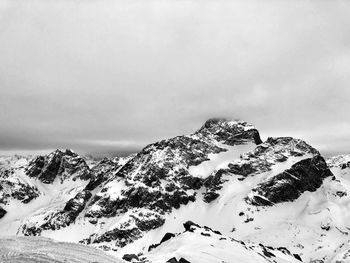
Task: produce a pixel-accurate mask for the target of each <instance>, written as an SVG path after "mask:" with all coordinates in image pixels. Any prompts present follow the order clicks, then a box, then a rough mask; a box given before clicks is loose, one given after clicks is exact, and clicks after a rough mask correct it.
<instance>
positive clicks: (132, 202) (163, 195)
mask: <svg viewBox="0 0 350 263" xmlns="http://www.w3.org/2000/svg"><path fill="white" fill-rule="evenodd" d="M349 161H350V158H348V157H347V156H342V157H335V158H331V159H329V160H327V162H326V161H325V159H324V158H323V157H322V156H321V155H320V153H319V152H318V151H317V150H316V149H314V148H313V147H312V146H310V145H308V144H307V143H306V142H304V141H302V140H299V139H295V138H291V137H279V138H268V139H267V140H266V141H264V142H263V141H262V140H261V138H260V136H259V132H258V130H257V129H256V128H255V127H254V126H252V125H251V124H248V123H246V122H243V121H230V120H224V119H210V120H208V121H207V122H206V123H205V124H204V125H203V126H202V127H201V128H200V129H199V130H198V131H196V132H194V133H193V134H190V135H186V136H178V137H175V138H171V139H167V140H163V141H160V142H156V143H153V144H150V145H148V146H146V147H145V148H144V149H143V150H142V151H141V152H139V153H137V154H135V155H132V156H130V157H128V158H118V157H117V158H114V159H107V158H105V159H103V160H102V161H100V162H98V163H92V164H91V162H88V161H87V160H86V159H85V158H84V157H81V156H79V155H78V154H76V153H74V152H73V151H71V150H66V151H60V150H57V151H55V152H53V153H51V154H49V155H47V156H38V157H36V158H33V159H30V158H25V157H18V156H16V157H1V158H0V235H19V236H42V237H48V238H52V239H55V240H58V241H66V242H76V243H83V244H86V245H89V246H93V247H96V248H100V249H102V250H105V251H108V252H109V253H111V254H113V255H115V256H117V257H119V258H122V257H124V259H125V260H128V261H131V260H133V261H137V262H192V263H195V262H300V261H302V262H314V263H316V262H350V244H349V240H350V238H349V232H350V220H349V219H350V209H349V207H348V206H349V201H350V200H349V195H348V192H349V190H350V189H349V187H350V181H349V178H350V177H349V176H350V167H349ZM188 221H192V222H194V223H189V222H188ZM186 222H187V223H186ZM184 223H186V224H185V229H186V231H185V232H183V225H184Z"/></svg>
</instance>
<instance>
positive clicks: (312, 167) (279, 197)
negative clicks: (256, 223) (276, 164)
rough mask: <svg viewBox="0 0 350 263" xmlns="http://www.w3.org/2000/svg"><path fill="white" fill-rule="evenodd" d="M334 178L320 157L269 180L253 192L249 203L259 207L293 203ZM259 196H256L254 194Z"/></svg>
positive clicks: (300, 163) (295, 166)
mask: <svg viewBox="0 0 350 263" xmlns="http://www.w3.org/2000/svg"><path fill="white" fill-rule="evenodd" d="M329 176H333V174H332V172H331V171H330V170H329V169H328V166H327V164H326V162H325V160H324V159H323V157H321V156H320V155H316V156H315V157H313V158H307V159H304V160H301V161H299V162H297V163H296V164H294V165H292V167H291V168H290V169H287V170H286V171H284V172H282V173H280V174H277V175H275V176H273V177H272V178H269V179H268V180H266V181H265V182H263V183H261V184H259V185H258V186H257V187H256V188H254V189H253V190H252V194H253V196H252V197H248V199H247V200H248V202H249V203H251V204H253V205H257V206H270V205H273V204H277V203H281V202H287V201H293V200H295V199H297V198H298V197H299V196H300V195H301V194H302V193H303V192H305V191H310V192H313V191H316V190H317V189H318V188H319V187H320V186H321V184H322V182H323V179H324V178H326V177H329ZM255 193H256V194H257V195H254V194H255Z"/></svg>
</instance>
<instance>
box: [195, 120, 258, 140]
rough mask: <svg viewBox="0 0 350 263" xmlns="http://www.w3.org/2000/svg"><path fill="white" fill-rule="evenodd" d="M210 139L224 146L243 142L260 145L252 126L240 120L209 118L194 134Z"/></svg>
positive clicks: (255, 130)
mask: <svg viewBox="0 0 350 263" xmlns="http://www.w3.org/2000/svg"><path fill="white" fill-rule="evenodd" d="M195 134H201V135H204V136H206V137H211V138H213V139H215V140H217V141H220V142H222V143H224V144H228V145H235V144H237V143H242V142H244V141H253V142H254V143H255V144H260V143H262V141H261V139H260V135H259V132H258V130H257V129H256V128H255V126H254V125H252V124H250V123H248V122H245V121H242V120H230V119H225V118H211V119H209V120H207V121H206V122H205V123H204V125H203V126H202V127H201V128H200V129H199V130H198V131H197V132H196V133H195Z"/></svg>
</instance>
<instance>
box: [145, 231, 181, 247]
mask: <svg viewBox="0 0 350 263" xmlns="http://www.w3.org/2000/svg"><path fill="white" fill-rule="evenodd" d="M173 237H175V234H173V233H169V232H168V233H166V234H165V235H164V236H163V238H162V240H161V241H160V242H159V243H158V244H152V245H150V246H149V248H148V251H151V250H152V249H154V248H156V247H158V246H159V245H160V244H162V243H164V242H166V241H168V240H170V239H171V238H173Z"/></svg>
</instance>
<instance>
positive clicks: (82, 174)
mask: <svg viewBox="0 0 350 263" xmlns="http://www.w3.org/2000/svg"><path fill="white" fill-rule="evenodd" d="M26 173H27V175H28V176H29V177H35V178H38V179H39V180H40V181H42V182H43V183H46V184H50V183H52V182H53V181H54V180H55V179H56V178H58V177H59V178H60V179H61V180H64V179H65V178H66V177H70V178H72V179H73V180H75V179H77V178H79V179H82V180H88V179H90V178H91V176H92V175H91V171H90V168H89V167H88V165H87V164H86V162H85V160H84V159H83V158H82V157H80V156H79V155H77V154H76V153H74V152H73V151H71V150H66V151H65V152H62V151H60V150H56V151H54V152H52V153H50V154H49V155H48V156H38V157H37V158H35V159H34V160H32V161H31V162H30V164H29V166H28V168H27V169H26Z"/></svg>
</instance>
